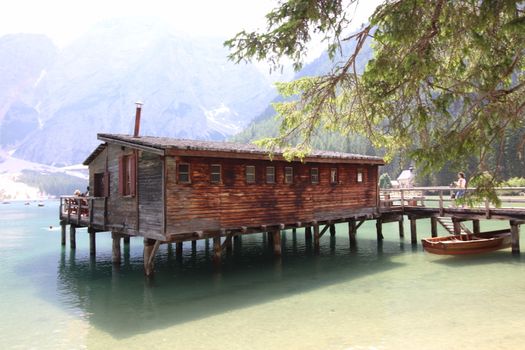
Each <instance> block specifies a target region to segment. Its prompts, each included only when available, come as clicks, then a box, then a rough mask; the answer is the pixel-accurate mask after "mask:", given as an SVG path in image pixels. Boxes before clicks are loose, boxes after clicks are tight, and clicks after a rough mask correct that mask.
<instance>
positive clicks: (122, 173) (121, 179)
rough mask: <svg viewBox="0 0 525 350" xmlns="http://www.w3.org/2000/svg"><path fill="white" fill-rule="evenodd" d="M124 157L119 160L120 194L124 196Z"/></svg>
mask: <svg viewBox="0 0 525 350" xmlns="http://www.w3.org/2000/svg"><path fill="white" fill-rule="evenodd" d="M124 165H125V164H124V157H120V158H119V159H118V193H119V194H120V195H124V182H125V181H126V179H125V172H126V169H125V168H124Z"/></svg>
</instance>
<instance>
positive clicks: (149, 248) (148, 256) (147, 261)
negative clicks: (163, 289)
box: [144, 238, 160, 276]
mask: <svg viewBox="0 0 525 350" xmlns="http://www.w3.org/2000/svg"><path fill="white" fill-rule="evenodd" d="M159 245H160V241H156V240H154V239H150V238H144V274H145V275H146V276H151V275H153V270H154V261H155V259H154V258H155V253H156V252H157V249H158V247H159Z"/></svg>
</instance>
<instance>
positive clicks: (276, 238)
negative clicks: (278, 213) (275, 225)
mask: <svg viewBox="0 0 525 350" xmlns="http://www.w3.org/2000/svg"><path fill="white" fill-rule="evenodd" d="M271 236H272V241H273V253H274V254H275V255H276V256H281V254H282V251H281V231H279V230H273V231H272V234H271Z"/></svg>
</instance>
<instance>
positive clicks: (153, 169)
mask: <svg viewBox="0 0 525 350" xmlns="http://www.w3.org/2000/svg"><path fill="white" fill-rule="evenodd" d="M137 170H138V171H137V183H138V193H137V196H138V201H139V232H140V235H143V236H148V237H150V236H153V235H163V234H164V224H163V223H164V217H163V213H164V196H163V193H162V183H163V172H164V169H163V160H162V159H161V157H160V156H159V155H156V154H152V153H147V152H140V153H139V160H138V169H137Z"/></svg>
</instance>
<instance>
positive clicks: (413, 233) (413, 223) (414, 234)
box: [409, 218, 417, 244]
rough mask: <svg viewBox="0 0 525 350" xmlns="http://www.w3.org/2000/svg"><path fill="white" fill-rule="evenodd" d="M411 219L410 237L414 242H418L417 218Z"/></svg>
mask: <svg viewBox="0 0 525 350" xmlns="http://www.w3.org/2000/svg"><path fill="white" fill-rule="evenodd" d="M409 220H410V239H411V243H412V244H417V224H416V219H415V218H409Z"/></svg>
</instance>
